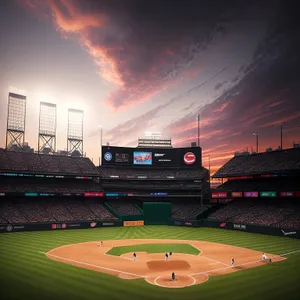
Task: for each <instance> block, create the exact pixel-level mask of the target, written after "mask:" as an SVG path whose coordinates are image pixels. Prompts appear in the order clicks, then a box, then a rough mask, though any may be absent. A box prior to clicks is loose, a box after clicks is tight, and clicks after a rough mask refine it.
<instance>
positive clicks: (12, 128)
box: [6, 93, 26, 150]
mask: <svg viewBox="0 0 300 300" xmlns="http://www.w3.org/2000/svg"><path fill="white" fill-rule="evenodd" d="M25 119H26V96H23V95H18V94H14V93H9V94H8V108H7V127H6V149H8V150H9V149H11V148H12V147H17V148H18V149H19V150H23V146H24V142H25Z"/></svg>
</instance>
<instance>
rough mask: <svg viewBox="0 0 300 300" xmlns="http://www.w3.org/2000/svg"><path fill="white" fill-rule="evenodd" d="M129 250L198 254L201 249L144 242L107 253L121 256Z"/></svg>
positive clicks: (185, 245)
mask: <svg viewBox="0 0 300 300" xmlns="http://www.w3.org/2000/svg"><path fill="white" fill-rule="evenodd" d="M129 252H147V253H169V252H173V253H175V252H176V253H185V254H192V255H198V254H199V253H200V251H199V250H198V249H196V248H195V247H193V246H192V245H190V244H144V245H131V246H120V247H113V248H112V249H110V250H109V251H107V252H106V254H110V255H116V256H120V255H122V254H125V253H129Z"/></svg>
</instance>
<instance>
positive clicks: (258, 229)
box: [169, 219, 300, 239]
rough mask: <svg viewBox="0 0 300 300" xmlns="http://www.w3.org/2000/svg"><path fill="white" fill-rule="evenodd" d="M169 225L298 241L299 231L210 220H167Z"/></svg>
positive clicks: (299, 237)
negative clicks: (231, 231) (234, 231)
mask: <svg viewBox="0 0 300 300" xmlns="http://www.w3.org/2000/svg"><path fill="white" fill-rule="evenodd" d="M169 225H173V226H188V227H210V228H221V229H228V230H237V231H244V232H249V233H261V234H268V235H276V236H283V237H291V238H297V239H300V230H299V229H284V228H275V227H266V226H258V225H248V224H240V223H232V222H220V221H211V220H192V221H191V220H185V221H183V220H172V219H170V220H169Z"/></svg>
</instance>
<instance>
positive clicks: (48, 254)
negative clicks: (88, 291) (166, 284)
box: [38, 250, 300, 287]
mask: <svg viewBox="0 0 300 300" xmlns="http://www.w3.org/2000/svg"><path fill="white" fill-rule="evenodd" d="M299 252H300V250H295V251H291V252H288V253H284V254H276V255H273V256H270V257H268V258H267V259H266V260H257V261H250V262H246V263H243V264H240V265H235V266H229V267H226V268H220V269H214V270H209V271H204V272H199V273H193V274H189V275H187V276H189V277H192V278H193V276H195V275H207V274H208V273H212V272H216V271H222V270H227V269H232V268H236V267H241V266H246V265H250V264H255V263H259V262H263V261H268V259H270V258H276V257H285V256H288V255H291V254H295V253H299ZM38 253H41V254H44V255H46V256H52V257H55V258H58V259H61V260H65V261H69V262H73V263H76V264H81V265H85V266H89V267H94V268H97V269H103V270H107V271H111V272H117V273H122V274H125V275H131V276H135V277H140V278H156V280H155V281H157V279H158V278H160V277H156V276H144V275H139V274H134V273H129V272H125V271H120V270H116V269H111V268H106V267H102V266H99V265H94V264H89V263H87V262H84V261H78V260H73V259H70V258H66V257H61V256H57V255H54V254H50V253H46V252H42V251H38ZM155 284H156V282H155ZM157 285H158V286H159V284H157ZM162 287H163V286H162Z"/></svg>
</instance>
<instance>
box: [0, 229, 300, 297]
mask: <svg viewBox="0 0 300 300" xmlns="http://www.w3.org/2000/svg"><path fill="white" fill-rule="evenodd" d="M100 241H103V245H102V246H100V245H99V244H100ZM169 251H172V252H173V254H172V255H171V256H169V258H168V261H165V253H166V252H169ZM133 252H135V253H136V254H137V259H136V261H133V259H132V258H133V256H132V254H133ZM263 252H264V253H265V254H266V255H267V257H272V263H271V264H270V263H269V262H268V261H261V254H262V253H263ZM233 257H234V258H235V265H234V266H231V258H233ZM299 270H300V241H299V240H297V239H292V238H283V237H274V236H268V235H260V234H250V233H246V232H240V231H229V230H223V229H212V228H188V227H172V226H144V227H114V228H93V229H86V230H61V231H59V230H58V231H54V230H53V231H41V232H20V233H7V234H1V235H0V284H1V295H0V296H1V299H26V298H27V299H89V300H90V299H133V300H135V299H143V300H146V299H173V300H177V299H178V300H182V299H189V300H190V299H218V298H222V300H226V299H230V300H233V299H254V298H255V299H299V295H300V285H299V282H300V272H299ZM172 272H175V274H176V280H175V281H171V280H170V279H171V273H172Z"/></svg>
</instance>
